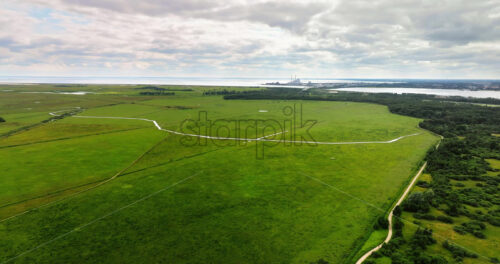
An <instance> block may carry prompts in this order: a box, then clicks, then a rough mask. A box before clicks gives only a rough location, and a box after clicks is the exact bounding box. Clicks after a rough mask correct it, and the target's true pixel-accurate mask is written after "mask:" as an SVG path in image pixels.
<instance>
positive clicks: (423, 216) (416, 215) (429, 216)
mask: <svg viewBox="0 0 500 264" xmlns="http://www.w3.org/2000/svg"><path fill="white" fill-rule="evenodd" d="M413 217H415V218H417V219H425V220H436V217H434V216H433V215H430V214H421V213H414V214H413Z"/></svg>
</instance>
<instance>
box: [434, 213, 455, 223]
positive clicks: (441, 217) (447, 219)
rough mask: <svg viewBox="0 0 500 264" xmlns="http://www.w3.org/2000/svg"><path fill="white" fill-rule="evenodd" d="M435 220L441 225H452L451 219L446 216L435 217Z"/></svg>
mask: <svg viewBox="0 0 500 264" xmlns="http://www.w3.org/2000/svg"><path fill="white" fill-rule="evenodd" d="M436 220H438V221H441V222H443V223H448V224H453V218H451V217H449V216H446V215H438V216H436Z"/></svg>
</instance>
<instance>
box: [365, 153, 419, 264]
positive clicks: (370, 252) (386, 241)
mask: <svg viewBox="0 0 500 264" xmlns="http://www.w3.org/2000/svg"><path fill="white" fill-rule="evenodd" d="M426 166H427V162H425V163H424V165H422V167H421V168H420V170H419V171H418V172H417V174H416V175H415V177H413V179H412V180H411V182H410V184H409V185H408V187H407V188H406V190H405V191H404V193H403V194H402V195H401V197H400V198H399V200H398V202H397V203H396V205H395V206H394V207H393V208H392V210H391V212H389V216H388V217H387V220H388V221H389V233H387V237H386V238H385V240H384V242H382V243H381V244H380V245H378V246H376V247H374V248H372V249H371V250H370V251H368V252H366V253H365V254H364V255H363V256H362V257H361V258H360V259H358V261H356V264H361V263H363V261H365V260H366V259H367V258H368V257H369V256H370V255H371V254H372V253H373V252H375V251H377V250H379V249H380V248H381V247H382V246H383V245H384V244H385V243H389V241H390V240H391V238H392V216H393V213H394V208H396V206H398V205H400V204H401V203H402V202H403V201H404V199H405V198H406V196H407V195H408V193H409V192H410V190H411V188H412V187H413V185H415V182H416V181H417V179H418V177H420V175H421V174H422V172H423V171H424V169H425V167H426Z"/></svg>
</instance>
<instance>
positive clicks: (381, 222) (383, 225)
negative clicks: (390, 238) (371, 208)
mask: <svg viewBox="0 0 500 264" xmlns="http://www.w3.org/2000/svg"><path fill="white" fill-rule="evenodd" d="M373 227H374V228H375V229H387V228H388V227H389V221H387V219H386V218H385V217H383V216H380V217H379V218H378V219H377V222H376V223H375V225H374V226H373Z"/></svg>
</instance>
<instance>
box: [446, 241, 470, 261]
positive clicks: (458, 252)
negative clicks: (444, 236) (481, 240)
mask: <svg viewBox="0 0 500 264" xmlns="http://www.w3.org/2000/svg"><path fill="white" fill-rule="evenodd" d="M443 247H444V248H445V249H446V250H448V251H450V252H451V254H452V255H453V257H454V258H455V259H457V260H461V259H463V258H477V254H475V253H472V252H469V251H467V250H465V249H463V248H461V247H459V246H455V245H453V244H451V243H449V242H448V240H446V241H444V242H443Z"/></svg>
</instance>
